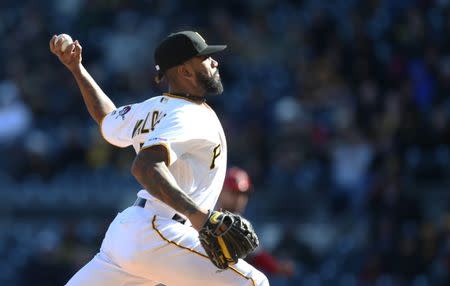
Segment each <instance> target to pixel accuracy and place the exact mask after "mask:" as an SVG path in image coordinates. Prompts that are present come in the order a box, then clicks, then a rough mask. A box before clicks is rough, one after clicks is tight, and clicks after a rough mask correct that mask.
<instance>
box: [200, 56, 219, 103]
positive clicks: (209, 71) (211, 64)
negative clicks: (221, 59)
mask: <svg viewBox="0 0 450 286" xmlns="http://www.w3.org/2000/svg"><path fill="white" fill-rule="evenodd" d="M218 66H219V63H218V62H217V61H215V60H214V59H213V58H211V56H199V57H196V64H195V66H194V67H195V75H196V79H197V84H198V85H199V86H200V87H201V88H202V89H203V90H204V91H205V93H206V94H211V95H215V94H221V93H222V92H223V85H222V81H221V80H220V74H219V69H218Z"/></svg>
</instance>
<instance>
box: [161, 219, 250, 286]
mask: <svg viewBox="0 0 450 286" xmlns="http://www.w3.org/2000/svg"><path fill="white" fill-rule="evenodd" d="M152 227H153V229H154V230H155V231H156V233H157V234H158V235H159V236H160V237H161V239H162V240H164V241H165V242H167V243H169V244H173V245H175V246H177V247H180V248H182V249H185V250H187V251H189V252H192V253H195V254H197V255H199V256H201V257H203V258H206V259H208V260H209V257H208V256H206V255H205V254H203V253H200V252H198V251H195V250H194V249H192V248H189V247H186V246H183V245H181V244H179V243H176V242H175V241H172V240H170V239H168V238H166V237H165V236H164V235H163V234H162V232H161V231H160V230H159V229H158V227H157V225H156V215H155V216H153V219H152ZM228 268H229V269H231V270H233V271H234V272H235V273H236V274H238V275H239V276H241V277H243V278H245V279H247V280H251V281H252V284H253V286H256V282H255V280H253V279H252V278H251V277H247V276H245V274H244V273H242V272H240V271H239V270H237V269H236V268H234V267H232V266H229V267H228Z"/></svg>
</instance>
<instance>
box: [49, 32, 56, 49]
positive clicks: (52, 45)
mask: <svg viewBox="0 0 450 286" xmlns="http://www.w3.org/2000/svg"><path fill="white" fill-rule="evenodd" d="M55 40H56V35H53V37H52V38H51V39H50V42H49V43H48V44H49V46H50V51H52V52H53V51H54V50H55Z"/></svg>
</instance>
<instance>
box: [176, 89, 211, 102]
mask: <svg viewBox="0 0 450 286" xmlns="http://www.w3.org/2000/svg"><path fill="white" fill-rule="evenodd" d="M167 93H168V94H169V95H174V96H176V97H182V98H186V99H188V100H191V101H194V102H197V103H203V102H205V100H206V98H205V96H204V95H198V94H195V93H191V92H188V91H186V90H182V89H177V88H170V87H169V91H168V92H167Z"/></svg>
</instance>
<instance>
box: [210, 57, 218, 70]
mask: <svg viewBox="0 0 450 286" xmlns="http://www.w3.org/2000/svg"><path fill="white" fill-rule="evenodd" d="M218 66H219V63H218V62H217V61H216V60H215V59H213V58H211V67H212V68H217V67H218Z"/></svg>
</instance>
